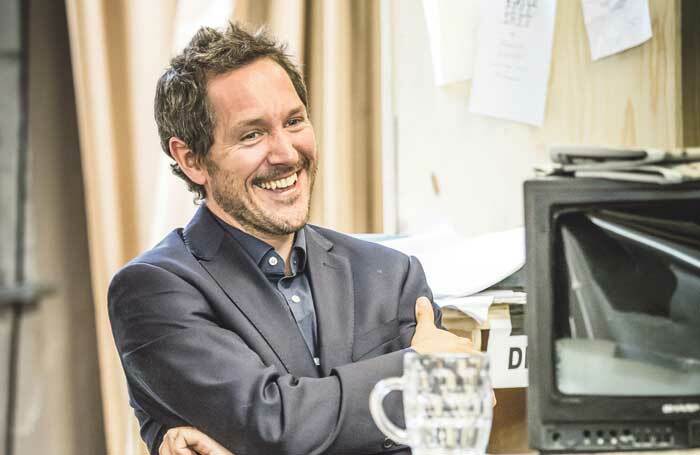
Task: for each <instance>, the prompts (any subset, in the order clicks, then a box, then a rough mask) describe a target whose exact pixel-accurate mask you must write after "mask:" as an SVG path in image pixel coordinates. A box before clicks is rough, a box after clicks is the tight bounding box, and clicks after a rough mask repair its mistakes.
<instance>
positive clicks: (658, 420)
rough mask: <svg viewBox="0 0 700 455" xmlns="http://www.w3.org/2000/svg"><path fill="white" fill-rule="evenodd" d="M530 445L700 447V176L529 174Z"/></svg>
mask: <svg viewBox="0 0 700 455" xmlns="http://www.w3.org/2000/svg"><path fill="white" fill-rule="evenodd" d="M525 225H526V243H527V284H528V285H527V292H528V308H527V315H526V324H525V326H526V331H527V335H528V345H529V346H528V363H529V387H528V397H527V412H528V433H529V442H530V446H531V447H532V448H535V449H539V450H541V451H544V452H594V451H618V450H652V449H653V450H658V449H677V448H688V447H700V183H687V184H680V185H657V184H646V183H629V182H619V181H608V180H600V179H578V178H545V179H537V180H531V181H527V182H526V183H525Z"/></svg>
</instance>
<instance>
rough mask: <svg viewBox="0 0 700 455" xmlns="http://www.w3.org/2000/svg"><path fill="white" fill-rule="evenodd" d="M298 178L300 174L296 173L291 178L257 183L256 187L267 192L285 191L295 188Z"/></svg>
mask: <svg viewBox="0 0 700 455" xmlns="http://www.w3.org/2000/svg"><path fill="white" fill-rule="evenodd" d="M297 178H298V172H295V173H294V174H292V175H290V176H289V177H285V178H282V179H278V180H270V181H267V182H262V183H256V184H255V186H258V187H260V188H262V189H265V190H284V189H287V188H289V187H291V186H293V185H294V184H295V183H296V182H297Z"/></svg>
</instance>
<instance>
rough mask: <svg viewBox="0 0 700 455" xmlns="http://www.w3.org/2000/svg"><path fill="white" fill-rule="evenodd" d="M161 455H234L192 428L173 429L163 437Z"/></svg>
mask: <svg viewBox="0 0 700 455" xmlns="http://www.w3.org/2000/svg"><path fill="white" fill-rule="evenodd" d="M158 454H159V455H233V454H232V453H231V452H229V451H228V450H226V448H224V447H223V446H222V445H221V444H219V443H218V442H216V441H214V440H213V439H212V438H210V437H209V436H207V435H205V434H204V433H202V432H201V431H199V430H198V429H196V428H192V427H177V428H171V429H170V430H168V432H167V433H165V436H163V442H162V443H161V444H160V447H159V448H158Z"/></svg>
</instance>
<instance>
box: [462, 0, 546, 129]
mask: <svg viewBox="0 0 700 455" xmlns="http://www.w3.org/2000/svg"><path fill="white" fill-rule="evenodd" d="M480 11H481V13H480V15H481V21H480V24H479V32H478V40H477V54H476V63H475V70H474V81H473V85H472V92H471V100H470V105H469V110H470V111H471V112H473V113H477V114H483V115H488V116H491V117H498V118H503V119H508V120H514V121H517V122H523V123H528V124H531V125H535V126H541V125H542V122H543V120H544V110H545V104H546V99H547V83H548V81H549V68H550V63H551V59H552V40H553V35H554V16H555V12H556V0H482V2H481V4H480Z"/></svg>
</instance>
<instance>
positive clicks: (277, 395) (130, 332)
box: [109, 263, 429, 455]
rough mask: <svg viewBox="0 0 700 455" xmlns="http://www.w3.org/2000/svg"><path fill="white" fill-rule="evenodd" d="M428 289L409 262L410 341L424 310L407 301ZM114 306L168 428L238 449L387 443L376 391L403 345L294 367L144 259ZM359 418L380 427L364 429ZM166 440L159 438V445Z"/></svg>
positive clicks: (134, 386)
mask: <svg viewBox="0 0 700 455" xmlns="http://www.w3.org/2000/svg"><path fill="white" fill-rule="evenodd" d="M421 281H422V283H423V284H420V282H421ZM424 290H425V292H429V290H428V289H427V285H425V277H424V276H423V273H422V269H420V266H418V268H417V269H416V268H413V270H412V267H409V268H408V271H407V276H406V279H405V280H404V286H403V290H402V301H401V305H400V310H399V311H400V312H402V311H403V312H404V313H405V314H404V317H405V318H407V319H406V320H405V324H404V326H403V327H402V328H401V330H402V334H403V333H405V334H406V339H407V340H408V343H410V337H412V330H415V315H413V316H409V315H408V313H407V310H405V309H404V308H403V307H404V306H405V305H409V304H410V306H411V311H413V305H414V304H415V299H416V298H417V296H418V295H414V294H415V293H416V292H424ZM404 291H405V292H404ZM419 295H424V294H419ZM404 300H405V302H404ZM411 300H412V301H413V303H412V304H411V302H410V301H411ZM109 316H110V320H111V324H112V330H113V334H114V338H115V342H116V344H117V349H118V351H119V355H120V358H121V361H122V364H123V367H124V370H125V372H126V376H127V382H128V384H129V388H130V392H131V396H132V400H133V401H135V402H136V403H137V404H138V406H139V408H140V409H142V410H143V412H145V413H146V414H148V415H149V416H150V417H152V418H153V419H154V420H155V421H157V422H158V423H160V424H162V425H163V426H164V427H165V428H170V427H175V426H181V425H192V426H194V427H197V428H199V429H200V430H202V431H204V432H205V433H207V434H209V435H210V436H211V437H213V438H214V439H216V440H217V441H219V442H221V443H222V444H223V445H224V446H226V447H227V448H229V449H230V450H232V451H233V452H234V453H235V454H236V455H244V454H254V453H256V454H257V453H280V454H286V453H289V454H317V453H377V452H380V451H382V444H383V442H384V437H383V435H381V434H380V433H379V430H377V429H376V427H374V425H373V423H371V424H370V422H371V416H370V415H369V406H368V397H369V393H370V391H371V389H372V387H373V386H374V384H376V383H377V382H378V381H379V380H381V379H383V378H386V377H390V376H400V375H401V374H402V359H403V351H397V352H393V353H389V354H385V355H382V356H379V357H375V358H371V359H367V360H362V361H360V362H356V363H352V364H348V365H344V366H342V367H339V368H337V369H336V370H334V371H333V372H332V373H331V375H330V376H328V377H324V378H309V377H295V376H292V375H290V374H288V373H287V372H286V371H279V370H278V369H276V368H275V367H274V366H269V365H265V364H264V363H263V361H262V360H261V359H260V357H259V356H258V355H257V354H256V353H255V351H253V350H252V349H251V348H250V347H249V346H247V345H246V343H245V341H244V340H243V339H242V338H241V337H239V336H238V335H237V334H236V333H235V332H233V331H231V330H229V329H227V328H223V327H221V326H219V324H218V323H217V322H216V320H215V319H216V318H215V317H213V315H212V311H211V307H210V306H209V304H208V303H207V302H206V299H205V298H204V296H203V295H202V294H201V293H200V292H199V291H198V290H197V289H196V288H195V287H194V286H192V285H191V284H189V283H188V282H187V281H185V280H184V279H182V278H181V277H179V276H177V275H176V274H174V273H172V272H170V271H168V270H165V269H163V268H160V267H158V266H155V265H151V264H145V263H135V264H131V265H129V266H127V267H126V268H124V269H122V271H120V272H119V273H118V274H117V275H116V276H115V278H114V279H113V281H112V283H111V286H110V291H109ZM397 408H400V406H397V405H396V404H394V405H393V406H390V407H388V411H389V412H390V413H391V414H390V415H394V416H397V415H398V414H400V409H397ZM400 417H402V416H397V419H399V418H400ZM358 424H359V425H360V426H365V427H372V431H371V432H370V434H362V433H360V434H358V433H357V432H355V430H356V429H357V427H356V425H358ZM154 433H155V432H154ZM157 434H158V435H159V436H158V438H160V437H161V435H162V431H161V432H158V433H157ZM159 444H160V441H151V444H150V445H151V450H156V451H157V446H158V445H159Z"/></svg>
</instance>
